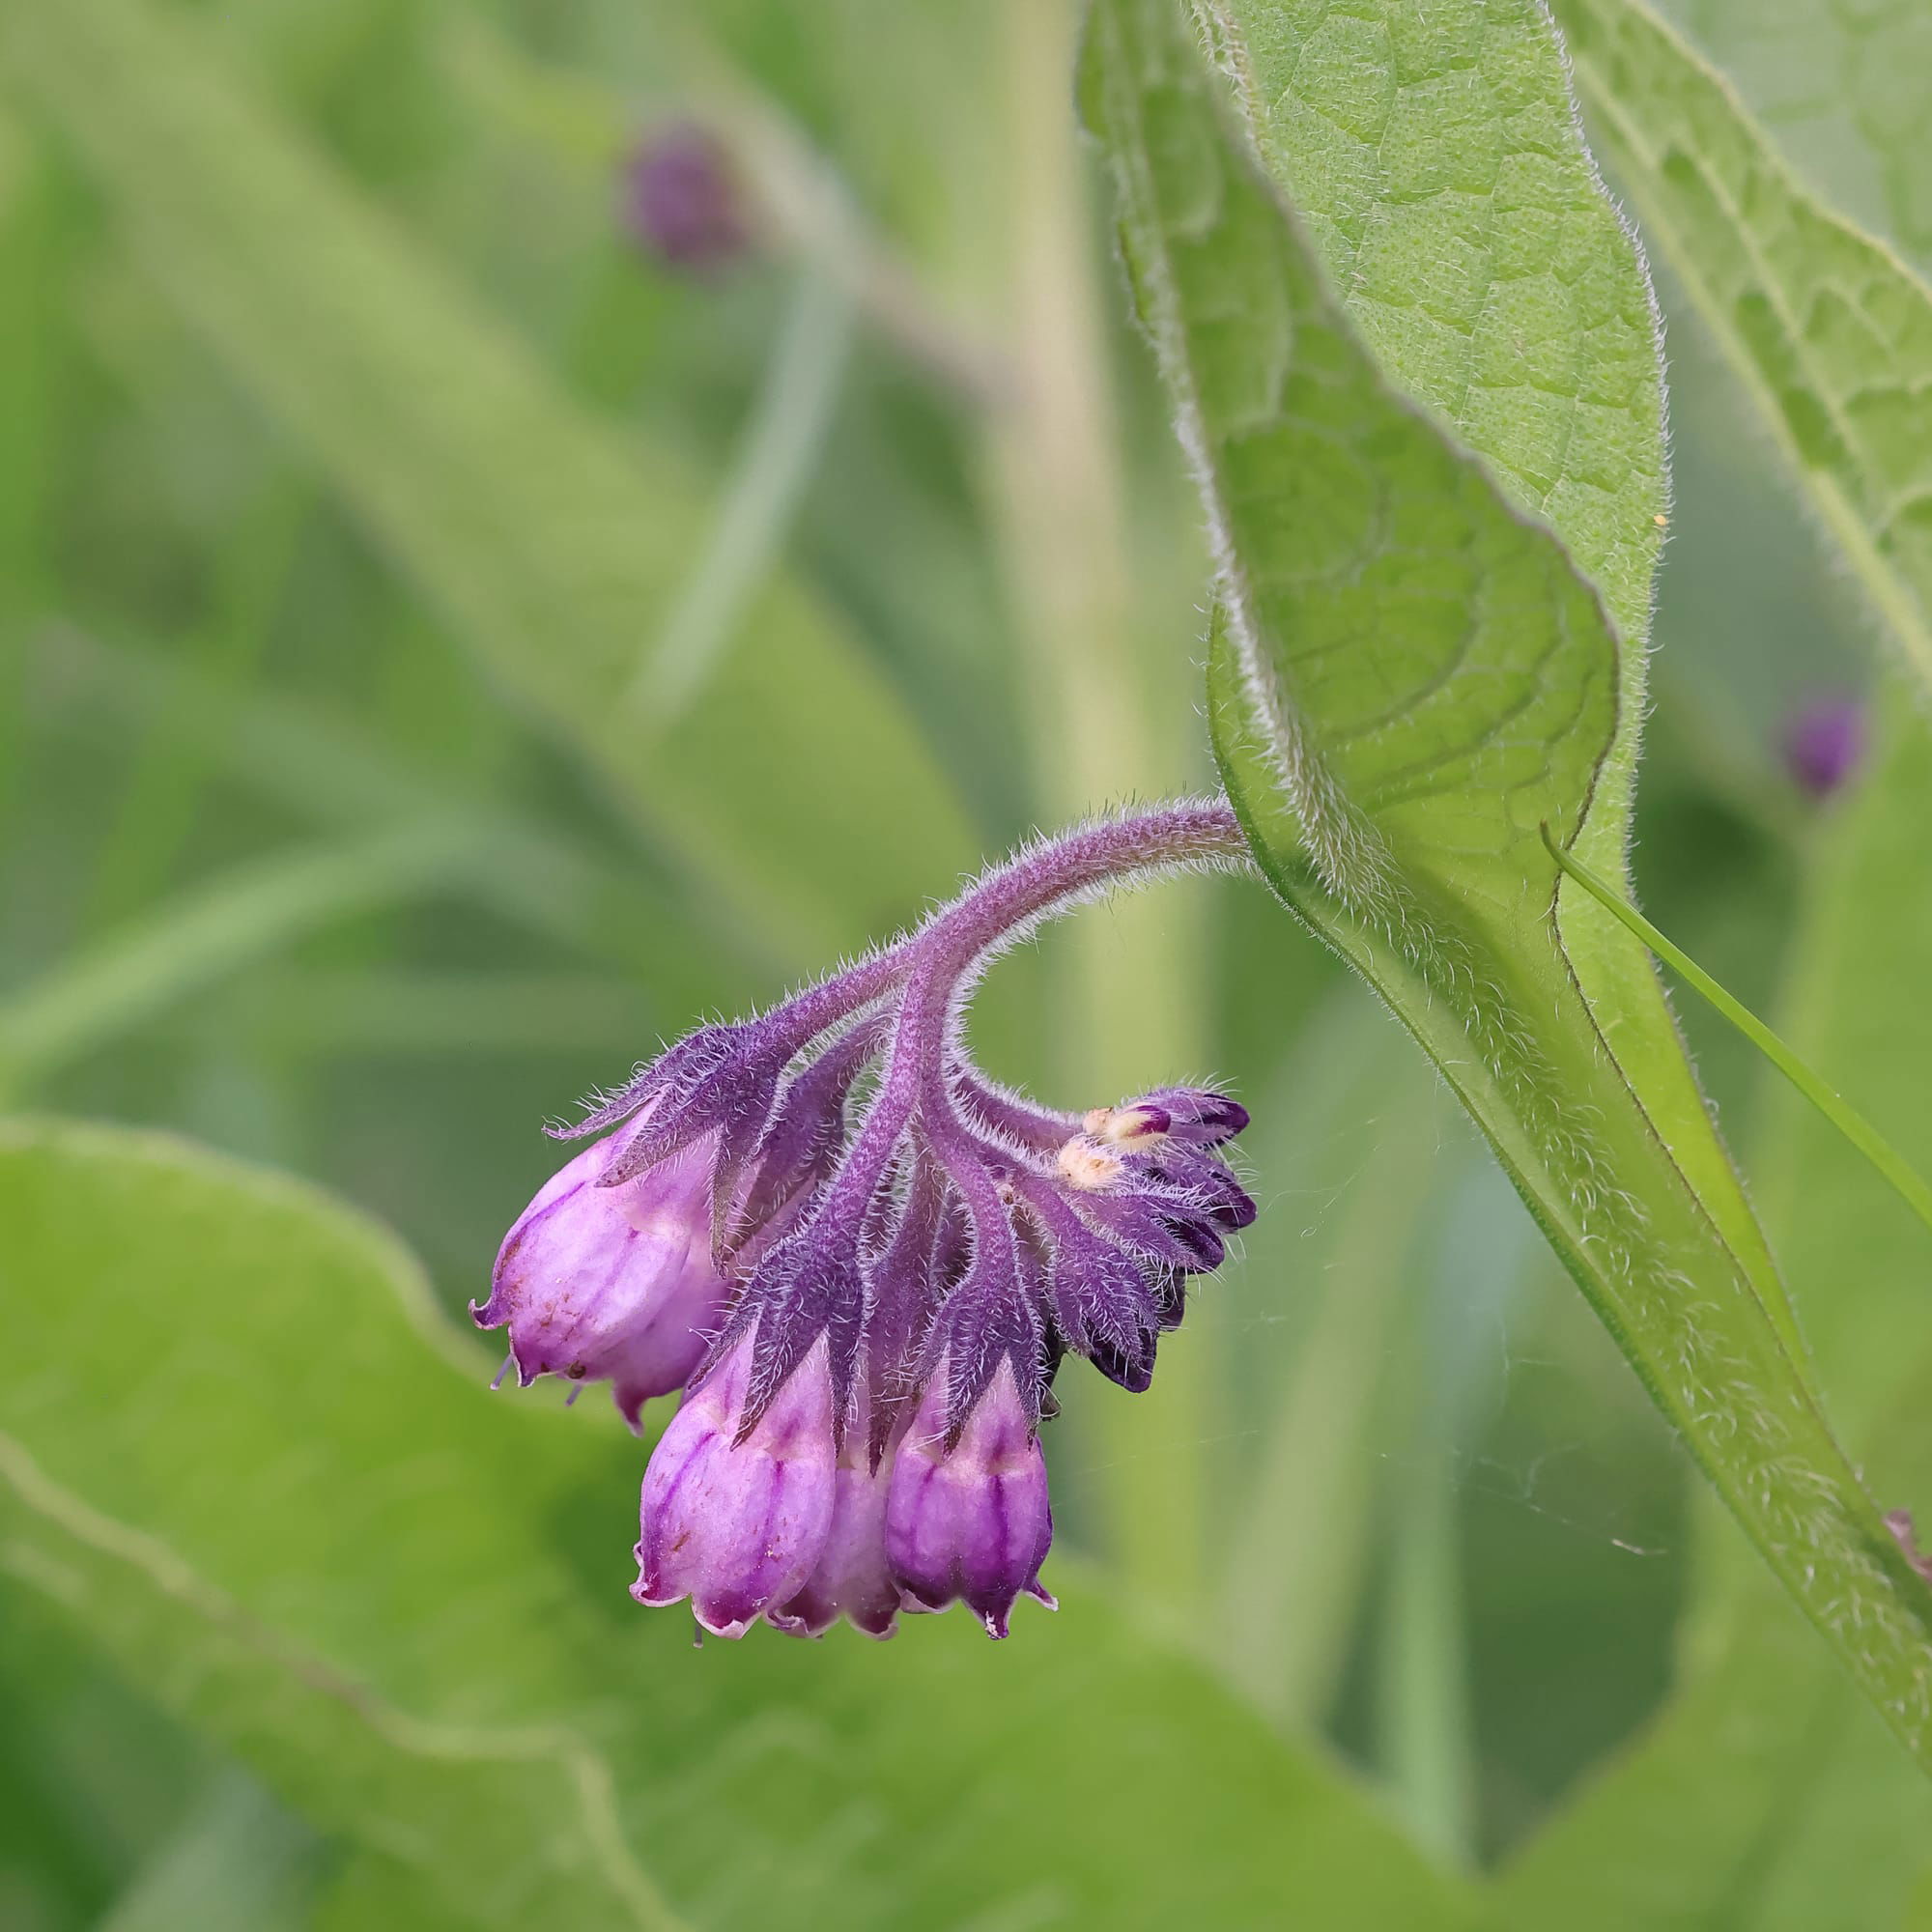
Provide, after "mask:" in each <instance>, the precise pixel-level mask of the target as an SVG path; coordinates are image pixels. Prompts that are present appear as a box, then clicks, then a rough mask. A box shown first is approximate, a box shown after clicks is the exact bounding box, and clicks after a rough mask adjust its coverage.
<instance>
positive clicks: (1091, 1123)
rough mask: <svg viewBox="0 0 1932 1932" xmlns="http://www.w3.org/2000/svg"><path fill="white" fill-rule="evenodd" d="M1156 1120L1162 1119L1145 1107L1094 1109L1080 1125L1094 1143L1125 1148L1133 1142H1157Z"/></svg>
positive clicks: (1158, 1136) (1159, 1130) (1158, 1129)
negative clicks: (1103, 1142) (1091, 1137)
mask: <svg viewBox="0 0 1932 1932" xmlns="http://www.w3.org/2000/svg"><path fill="white" fill-rule="evenodd" d="M1156 1118H1164V1117H1156V1116H1155V1115H1154V1114H1152V1113H1151V1112H1149V1110H1148V1109H1147V1108H1145V1107H1094V1108H1093V1109H1091V1110H1090V1111H1089V1113H1088V1115H1087V1117H1086V1119H1085V1120H1083V1121H1082V1122H1081V1123H1080V1124H1081V1125H1082V1126H1083V1127H1085V1128H1086V1129H1087V1131H1088V1132H1089V1133H1090V1134H1091V1135H1093V1137H1094V1139H1095V1140H1096V1141H1105V1142H1107V1143H1108V1145H1109V1146H1112V1147H1126V1146H1129V1145H1130V1144H1132V1143H1135V1142H1145V1141H1157V1140H1159V1139H1160V1138H1161V1129H1160V1128H1159V1127H1157V1126H1156V1125H1155V1124H1154V1122H1155V1120H1156Z"/></svg>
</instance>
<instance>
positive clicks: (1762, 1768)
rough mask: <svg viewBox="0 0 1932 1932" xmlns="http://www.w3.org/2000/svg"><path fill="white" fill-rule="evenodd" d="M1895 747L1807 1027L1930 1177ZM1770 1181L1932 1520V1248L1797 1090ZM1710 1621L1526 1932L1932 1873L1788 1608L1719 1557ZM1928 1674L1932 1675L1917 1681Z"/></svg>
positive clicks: (1844, 1897)
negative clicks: (1931, 1289)
mask: <svg viewBox="0 0 1932 1932" xmlns="http://www.w3.org/2000/svg"><path fill="white" fill-rule="evenodd" d="M1896 696H1897V699H1898V701H1896V702H1895V703H1894V705H1893V706H1892V707H1891V713H1890V721H1889V725H1890V728H1889V734H1888V735H1889V747H1888V749H1887V750H1886V752H1885V753H1884V754H1883V755H1882V756H1881V757H1880V758H1879V760H1878V762H1877V766H1876V769H1875V770H1874V771H1873V773H1872V774H1871V776H1870V780H1869V781H1868V782H1867V783H1866V784H1865V785H1864V786H1863V787H1862V788H1861V792H1860V794H1859V795H1858V797H1857V798H1856V799H1855V800H1854V801H1853V802H1852V803H1851V805H1850V806H1849V808H1848V810H1846V812H1845V813H1844V815H1843V816H1842V817H1840V818H1839V819H1838V820H1837V821H1836V822H1834V823H1833V825H1832V826H1831V827H1830V829H1829V831H1828V833H1827V836H1826V837H1825V838H1824V840H1823V841H1822V842H1821V843H1820V845H1819V846H1818V847H1817V849H1816V851H1815V852H1814V854H1813V857H1812V864H1811V867H1810V875H1811V884H1810V891H1809V894H1808V905H1807V909H1806V918H1805V922H1804V941H1803V946H1802V951H1801V954H1800V958H1799V962H1798V969H1797V975H1796V980H1795V986H1794V992H1795V998H1794V1000H1793V1002H1792V1004H1791V1010H1790V1013H1789V1020H1788V1032H1789V1034H1790V1037H1793V1038H1794V1039H1797V1040H1800V1041H1802V1042H1803V1044H1804V1051H1805V1052H1806V1054H1807V1055H1808V1056H1810V1057H1811V1058H1813V1059H1814V1060H1815V1061H1816V1062H1817V1063H1819V1064H1821V1065H1827V1066H1829V1067H1831V1068H1832V1069H1833V1074H1834V1076H1837V1077H1840V1078H1842V1079H1843V1080H1844V1081H1845V1083H1846V1084H1847V1085H1848V1086H1851V1087H1854V1088H1856V1090H1857V1091H1858V1092H1859V1094H1860V1095H1861V1098H1863V1099H1865V1100H1866V1101H1867V1103H1868V1105H1869V1106H1870V1108H1871V1110H1872V1113H1873V1115H1874V1118H1875V1119H1877V1120H1878V1121H1879V1122H1881V1124H1882V1126H1883V1128H1884V1131H1885V1132H1886V1133H1887V1135H1888V1136H1889V1137H1890V1138H1891V1139H1892V1141H1893V1143H1894V1144H1895V1145H1896V1146H1898V1147H1899V1148H1900V1149H1902V1150H1903V1151H1906V1152H1907V1153H1908V1154H1909V1155H1911V1156H1913V1157H1915V1158H1916V1159H1917V1160H1918V1163H1919V1165H1920V1166H1921V1168H1922V1167H1925V1166H1932V1094H1928V1093H1927V1090H1926V1083H1925V1081H1924V1078H1923V1069H1924V1067H1925V1065H1926V1064H1927V1062H1928V1059H1932V1009H1928V1008H1927V1006H1926V1002H1925V1000H1924V998H1923V988H1924V986H1925V984H1926V982H1927V980H1928V977H1932V901H1928V900H1927V897H1926V895H1925V894H1924V892H1923V890H1922V883H1921V882H1922V879H1923V875H1924V826H1925V823H1926V817H1927V814H1928V813H1929V812H1932V735H1928V733H1927V731H1926V729H1925V726H1924V724H1923V722H1922V720H1921V719H1920V718H1919V717H1918V714H1917V709H1916V706H1914V705H1912V704H1910V703H1908V702H1906V701H1904V698H1903V694H1902V693H1899V694H1896ZM1774 1129H1775V1131H1774V1133H1773V1136H1772V1142H1771V1146H1770V1148H1769V1149H1768V1151H1767V1157H1766V1159H1765V1160H1764V1162H1763V1163H1762V1170H1763V1175H1764V1179H1765V1198H1766V1200H1767V1201H1770V1202H1772V1203H1775V1204H1776V1208H1775V1209H1774V1212H1775V1215H1776V1234H1777V1236H1778V1237H1779V1249H1780V1252H1782V1253H1783V1254H1784V1255H1785V1256H1786V1257H1787V1259H1788V1261H1789V1264H1790V1266H1791V1272H1792V1279H1793V1282H1794V1284H1795V1286H1796V1288H1797V1291H1798V1293H1799V1300H1800V1307H1801V1310H1802V1312H1803V1314H1804V1321H1805V1328H1806V1332H1807V1334H1808V1336H1809V1337H1810V1339H1811V1342H1812V1344H1813V1346H1814V1347H1815V1349H1816V1350H1817V1355H1818V1360H1819V1364H1820V1367H1821V1370H1822V1371H1823V1373H1824V1376H1825V1378H1826V1380H1827V1383H1828V1385H1829V1387H1830V1388H1831V1390H1832V1395H1833V1405H1832V1406H1833V1417H1834V1420H1835V1421H1836V1423H1837V1424H1838V1426H1839V1427H1840V1428H1841V1429H1842V1430H1843V1431H1844V1432H1845V1435H1846V1439H1847V1441H1848V1443H1849V1444H1850V1446H1851V1447H1852V1449H1853V1450H1854V1451H1855V1452H1856V1453H1857V1454H1858V1455H1859V1456H1860V1458H1861V1462H1862V1463H1863V1464H1864V1466H1865V1467H1866V1469H1867V1470H1868V1471H1869V1473H1870V1479H1871V1480H1872V1482H1873V1483H1874V1484H1875V1485H1878V1486H1880V1492H1881V1494H1882V1495H1883V1496H1884V1498H1885V1500H1886V1501H1887V1502H1888V1503H1894V1504H1913V1503H1916V1504H1917V1505H1918V1508H1919V1512H1920V1520H1921V1521H1922V1520H1925V1519H1926V1516H1927V1514H1928V1513H1932V1443H1928V1441H1927V1437H1926V1434H1925V1429H1924V1414H1925V1399H1926V1391H1927V1390H1928V1389H1932V1316H1928V1313H1927V1310H1926V1305H1925V1283H1926V1277H1927V1274H1928V1272H1932V1237H1928V1236H1927V1235H1926V1233H1925V1231H1924V1229H1923V1228H1922V1227H1920V1226H1919V1225H1918V1223H1917V1222H1916V1221H1915V1220H1914V1219H1913V1217H1912V1216H1911V1214H1910V1213H1909V1212H1908V1211H1907V1210H1906V1209H1905V1208H1903V1207H1902V1206H1901V1204H1900V1203H1899V1202H1898V1201H1897V1200H1896V1199H1894V1198H1893V1197H1892V1196H1891V1195H1890V1193H1889V1190H1888V1189H1887V1187H1886V1185H1885V1184H1884V1182H1883V1181H1881V1180H1880V1179H1878V1178H1877V1177H1876V1176H1875V1175H1874V1174H1873V1173H1872V1172H1871V1170H1870V1169H1869V1168H1868V1167H1866V1166H1865V1165H1864V1163H1863V1162H1862V1161H1861V1159H1860V1158H1859V1156H1858V1155H1857V1154H1856V1153H1855V1152H1854V1151H1852V1150H1851V1149H1850V1148H1849V1147H1847V1146H1846V1145H1845V1144H1844V1143H1843V1142H1842V1141H1840V1140H1839V1139H1838V1137H1837V1136H1836V1135H1835V1134H1834V1133H1833V1131H1832V1130H1831V1128H1830V1127H1829V1126H1827V1125H1826V1123H1825V1122H1822V1121H1820V1120H1818V1119H1816V1118H1815V1117H1814V1116H1813V1115H1811V1113H1810V1112H1809V1110H1808V1109H1806V1108H1804V1106H1803V1104H1802V1102H1800V1101H1798V1100H1797V1098H1796V1096H1795V1095H1787V1094H1782V1093H1780V1094H1777V1095H1776V1111H1775V1114H1774ZM1713 1554H1714V1556H1715V1557H1717V1558H1718V1559H1719V1560H1718V1561H1717V1562H1716V1563H1715V1564H1714V1566H1713V1574H1712V1576H1711V1578H1710V1583H1709V1587H1708V1588H1707V1589H1706V1591H1705V1593H1704V1598H1703V1601H1702V1603H1701V1604H1700V1605H1698V1606H1697V1607H1696V1608H1695V1609H1694V1610H1693V1613H1692V1621H1691V1624H1690V1634H1689V1641H1688V1643H1687V1647H1686V1655H1685V1660H1684V1668H1685V1677H1686V1682H1685V1685H1684V1688H1683V1689H1682V1690H1680V1692H1679V1693H1678V1694H1677V1696H1676V1697H1675V1698H1674V1699H1673V1700H1672V1702H1671V1704H1670V1706H1669V1708H1668V1710H1667V1712H1666V1714H1665V1715H1664V1717H1663V1718H1662V1720H1661V1721H1660V1722H1659V1723H1658V1725H1657V1726H1656V1727H1655V1728H1654V1729H1653V1731H1652V1732H1651V1733H1650V1734H1649V1735H1648V1736H1647V1737H1646V1738H1645V1739H1644V1740H1643V1741H1642V1743H1641V1745H1640V1746H1639V1747H1637V1748H1636V1749H1635V1750H1634V1751H1633V1752H1632V1753H1631V1754H1630V1755H1629V1756H1628V1757H1627V1758H1626V1759H1625V1760H1624V1761H1622V1762H1621V1763H1619V1764H1617V1765H1616V1766H1614V1767H1613V1768H1612V1769H1611V1770H1610V1771H1609V1772H1607V1773H1606V1774H1605V1776H1604V1777H1603V1778H1602V1779H1601V1781H1600V1782H1599V1783H1598V1785H1597V1786H1596V1787H1595V1788H1594V1789H1591V1790H1589V1791H1588V1792H1586V1794H1585V1795H1584V1796H1583V1798H1582V1799H1581V1800H1580V1801H1579V1802H1578V1803H1577V1804H1575V1805H1574V1806H1573V1807H1572V1808H1571V1809H1570V1810H1569V1811H1568V1812H1567V1813H1565V1814H1564V1815H1563V1816H1562V1817H1561V1818H1559V1819H1558V1821H1557V1822H1556V1823H1555V1824H1554V1825H1552V1826H1551V1827H1550V1829H1549V1830H1548V1832H1547V1833H1545V1834H1544V1835H1543V1836H1542V1837H1541V1838H1540V1839H1538V1840H1537V1841H1535V1843H1534V1844H1532V1846H1531V1847H1530V1848H1529V1850H1528V1851H1527V1852H1526V1853H1525V1854H1524V1855H1523V1857H1522V1858H1521V1859H1520V1861H1519V1862H1518V1864H1517V1865H1516V1866H1515V1868H1514V1869H1513V1870H1512V1871H1511V1872H1510V1873H1509V1874H1508V1875H1507V1879H1506V1883H1505V1887H1504V1899H1505V1902H1506V1905H1507V1907H1508V1909H1509V1911H1510V1914H1511V1918H1512V1922H1513V1923H1518V1924H1520V1925H1522V1926H1523V1927H1524V1928H1528V1927H1532V1926H1542V1925H1547V1924H1548V1923H1550V1922H1551V1918H1552V1915H1555V1916H1560V1917H1561V1918H1562V1919H1563V1922H1564V1923H1566V1924H1568V1925H1573V1926H1577V1927H1578V1928H1581V1932H1589V1928H1595V1927H1602V1928H1604V1932H1609V1928H1611V1927H1622V1926H1627V1925H1633V1924H1640V1925H1643V1926H1646V1927H1653V1926H1654V1927H1657V1928H1658V1932H1676V1928H1683V1932H1690V1928H1693V1927H1705V1926H1709V1925H1713V1924H1720V1923H1721V1924H1736V1923H1746V1922H1747V1923H1749V1924H1751V1925H1752V1926H1757V1927H1774V1926H1776V1927H1779V1928H1789V1932H1800V1928H1818V1932H1833V1929H1834V1928H1842V1932H1863V1928H1865V1927H1869V1926H1879V1925H1895V1924H1898V1923H1900V1920H1901V1914H1902V1912H1903V1911H1904V1906H1905V1900H1906V1898H1907V1896H1908V1895H1909V1894H1910V1892H1911V1891H1912V1889H1913V1888H1914V1886H1915V1884H1916V1883H1918V1881H1920V1880H1921V1879H1932V1849H1928V1848H1932V1793H1928V1792H1927V1790H1926V1788H1925V1784H1924V1781H1923V1780H1922V1779H1921V1778H1919V1777H1918V1776H1916V1775H1915V1774H1914V1772H1913V1770H1912V1768H1911V1767H1910V1766H1909V1765H1907V1764H1905V1763H1903V1762H1902V1761H1901V1760H1900V1759H1899V1757H1898V1754H1897V1752H1896V1751H1894V1750H1892V1749H1891V1748H1890V1747H1889V1741H1888V1740H1887V1738H1886V1736H1885V1733H1884V1731H1883V1729H1882V1728H1881V1727H1880V1726H1879V1724H1878V1723H1877V1722H1876V1721H1874V1719H1873V1718H1872V1716H1871V1714H1870V1713H1869V1712H1868V1711H1866V1710H1865V1709H1863V1708H1862V1707H1861V1704H1860V1702H1859V1699H1858V1697H1857V1696H1856V1694H1855V1692H1854V1690H1853V1689H1852V1687H1851V1685H1850V1684H1849V1683H1848V1682H1847V1681H1846V1680H1845V1678H1844V1676H1843V1674H1842V1673H1841V1672H1840V1671H1839V1670H1838V1669H1836V1668H1835V1667H1834V1666H1833V1663H1832V1662H1831V1661H1830V1660H1829V1659H1828V1658H1826V1657H1825V1656H1824V1655H1823V1654H1822V1653H1821V1652H1820V1651H1819V1649H1818V1647H1817V1645H1816V1644H1815V1643H1813V1642H1812V1641H1811V1640H1810V1638H1809V1635H1808V1633H1806V1632H1805V1631H1804V1628H1803V1626H1802V1625H1801V1624H1800V1623H1799V1621H1798V1620H1797V1618H1795V1617H1794V1616H1793V1615H1792V1613H1791V1609H1790V1606H1789V1605H1787V1604H1786V1603H1784V1602H1783V1601H1782V1600H1781V1599H1780V1598H1779V1597H1778V1596H1777V1595H1776V1593H1775V1592H1772V1591H1769V1590H1767V1589H1766V1588H1764V1586H1763V1583H1762V1580H1761V1578H1760V1577H1757V1576H1755V1575H1754V1574H1753V1573H1752V1572H1751V1570H1750V1569H1748V1568H1747V1567H1746V1566H1744V1565H1742V1564H1740V1563H1739V1562H1738V1561H1737V1552H1736V1551H1735V1549H1734V1548H1732V1547H1731V1546H1730V1545H1729V1544H1724V1545H1722V1546H1720V1547H1719V1549H1718V1550H1716V1551H1714V1552H1713ZM1920 1667H1921V1669H1926V1668H1932V1660H1928V1661H1927V1662H1923V1663H1921V1666H1920Z"/></svg>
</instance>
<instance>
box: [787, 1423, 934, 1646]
mask: <svg viewBox="0 0 1932 1932" xmlns="http://www.w3.org/2000/svg"><path fill="white" fill-rule="evenodd" d="M869 1434H870V1432H869V1431H868V1430H866V1429H862V1428H861V1429H850V1430H847V1431H846V1433H845V1446H844V1448H843V1449H842V1450H841V1451H840V1452H839V1456H838V1472H837V1475H836V1477H835V1479H834V1480H835V1484H836V1490H835V1493H834V1496H833V1501H832V1527H831V1529H830V1530H829V1531H828V1532H827V1534H826V1538H825V1546H824V1548H822V1549H821V1550H820V1551H819V1556H818V1562H817V1564H816V1566H815V1567H814V1568H813V1570H812V1572H811V1575H810V1577H807V1578H806V1580H805V1586H804V1588H803V1589H801V1590H800V1591H799V1593H798V1594H797V1595H796V1596H795V1597H793V1598H791V1599H790V1600H789V1601H788V1602H786V1603H784V1604H782V1605H780V1606H779V1607H778V1608H777V1609H774V1610H770V1611H768V1612H767V1613H766V1614H767V1616H768V1617H769V1619H770V1621H771V1622H772V1623H773V1624H775V1625H777V1626H778V1628H779V1629H780V1630H782V1631H786V1632H788V1633H790V1634H793V1635H795V1636H822V1635H823V1634H825V1632H826V1631H828V1630H830V1629H831V1628H832V1626H833V1625H834V1624H835V1623H837V1622H838V1619H839V1618H840V1617H843V1618H844V1619H845V1620H846V1621H847V1622H848V1623H850V1624H851V1625H852V1626H853V1627H854V1628H855V1629H857V1630H862V1631H864V1632H865V1634H867V1636H875V1637H887V1636H891V1635H892V1634H893V1633H894V1632H895V1630H896V1629H897V1627H898V1614H899V1608H900V1605H901V1603H902V1601H903V1599H902V1596H901V1593H900V1590H899V1586H898V1583H897V1581H896V1579H895V1577H894V1576H893V1570H892V1565H891V1563H890V1562H889V1561H888V1560H887V1556H886V1500H887V1497H888V1495H889V1494H890V1492H891V1490H892V1480H893V1452H892V1450H891V1448H890V1447H888V1449H887V1451H886V1453H885V1455H884V1456H883V1457H882V1458H881V1459H880V1462H879V1464H878V1466H877V1467H876V1468H874V1467H873V1466H872V1458H871V1448H870V1444H869V1441H868V1439H867V1438H868V1436H869Z"/></svg>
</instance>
